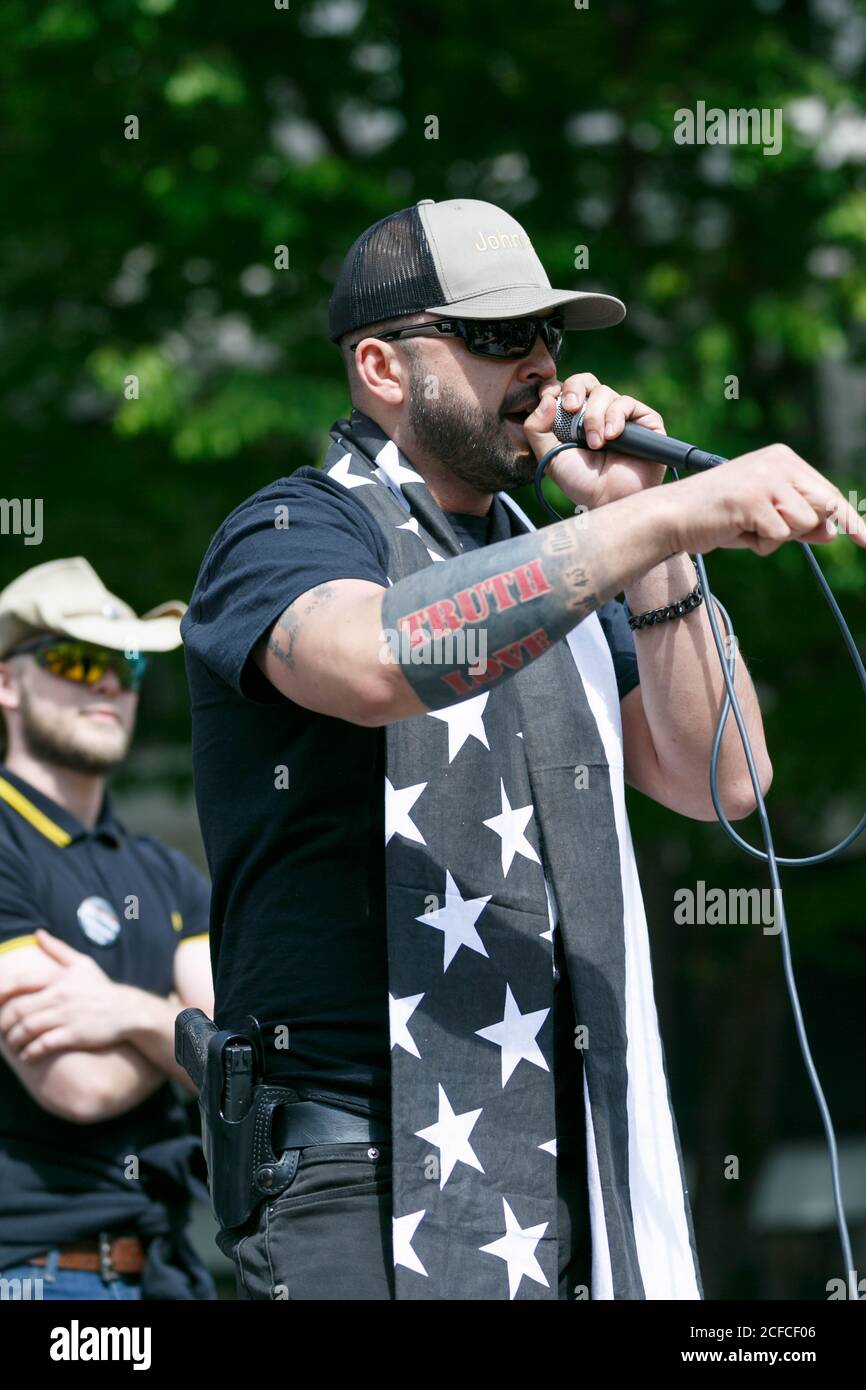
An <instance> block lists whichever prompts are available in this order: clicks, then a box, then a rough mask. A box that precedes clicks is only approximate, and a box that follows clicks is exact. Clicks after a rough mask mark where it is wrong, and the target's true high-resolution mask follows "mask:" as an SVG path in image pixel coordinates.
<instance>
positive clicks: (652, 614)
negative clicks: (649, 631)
mask: <svg viewBox="0 0 866 1390" xmlns="http://www.w3.org/2000/svg"><path fill="white" fill-rule="evenodd" d="M703 601H704V594H703V590H702V589H701V586H700V582H698V583H697V584H696V585H695V587H694V588H693V589H692V592H691V593H690V594H686V596H685V598H681V599H680V601H679V603H669V604H668V606H667V608H651V609H650V611H649V612H648V613H639V614H638V615H637V617H635V615H634V614H633V613H629V615H628V625H629V627H630V628H638V627H650V626H651V625H652V624H653V623H666V622H668V620H669V619H670V618H683V617H685V615H686V613H692V612H694V610H695V609H696V608H700V606H701V604H702V603H703Z"/></svg>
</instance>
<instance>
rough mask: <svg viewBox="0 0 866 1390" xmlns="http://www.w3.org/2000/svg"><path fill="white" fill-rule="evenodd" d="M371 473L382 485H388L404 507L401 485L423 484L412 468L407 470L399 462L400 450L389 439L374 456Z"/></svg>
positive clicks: (404, 501)
mask: <svg viewBox="0 0 866 1390" xmlns="http://www.w3.org/2000/svg"><path fill="white" fill-rule="evenodd" d="M373 471H374V473H377V474H378V475H379V477H380V478H381V479H382V482H383V483H387V484H388V486H389V487H390V488H391V490H392V492H396V493H397V494H398V496H399V497H400V500H401V501H402V503H403V505H404V506H405V505H406V500H407V499H406V498H405V497H403V495H402V493H401V492H400V489H401V488H402V486H403V484H404V483H423V481H424V479H423V478H422V477H421V474H420V473H416V472H415V469H414V468H407V467H406V466H405V464H402V463H401V462H400V450H399V449H398V448H397V445H396V444H395V443H394V441H393V439H389V440H388V442H387V444H383V445H382V447H381V449H380V450H379V452H378V454H377V455H376V467H375V469H374V470H373Z"/></svg>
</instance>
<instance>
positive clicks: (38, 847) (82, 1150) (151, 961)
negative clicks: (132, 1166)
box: [0, 767, 210, 1264]
mask: <svg viewBox="0 0 866 1390" xmlns="http://www.w3.org/2000/svg"><path fill="white" fill-rule="evenodd" d="M209 897H210V891H209V887H208V884H207V880H206V879H205V878H204V877H203V875H202V874H200V873H199V871H198V870H197V869H195V868H194V867H193V865H192V864H191V863H190V862H189V860H188V859H186V858H185V857H184V855H182V854H180V853H179V852H178V851H177V850H172V849H167V848H166V847H165V846H163V845H161V844H160V843H159V842H158V841H157V840H154V839H151V838H150V837H148V836H143V835H129V834H128V833H127V831H126V830H125V829H124V827H123V825H122V824H121V823H120V821H118V820H117V819H116V817H115V816H114V814H113V813H112V810H111V805H110V802H109V799H108V797H106V798H105V800H104V802H103V806H102V810H101V813H100V816H99V819H98V821H97V823H96V825H94V826H93V828H92V829H89V828H87V827H86V826H84V825H82V824H81V822H80V821H78V820H77V819H76V817H75V816H73V815H72V814H71V813H70V812H68V811H67V810H65V809H64V807H62V806H60V805H58V804H57V802H55V801H53V800H51V798H50V797H47V796H45V795H43V794H42V793H41V792H40V791H38V790H37V789H36V788H35V787H32V786H30V784H29V783H27V782H25V781H24V780H23V778H21V777H17V776H16V775H15V774H14V773H12V772H10V771H9V770H8V769H7V768H5V767H0V953H3V954H5V953H7V952H11V951H14V950H16V949H18V948H19V947H21V946H24V945H33V944H36V943H35V937H34V935H33V934H34V932H35V931H36V928H37V927H44V928H45V929H46V930H47V931H49V932H51V934H52V935H53V936H57V937H59V938H60V939H61V940H62V941H65V942H66V943H67V944H68V945H70V946H72V947H74V948H75V950H76V951H81V952H83V953H84V954H85V955H88V956H92V957H93V959H94V960H95V961H96V962H97V964H98V965H99V966H100V968H101V969H102V970H104V971H105V973H106V974H107V975H108V976H109V977H110V979H112V980H114V981H116V982H118V983H123V984H129V985H136V986H137V987H138V988H139V989H144V990H147V991H149V992H150V993H152V994H158V995H160V996H162V997H163V998H165V997H167V996H168V995H169V994H170V993H171V991H172V989H173V988H174V956H175V951H176V950H177V949H178V948H179V946H180V945H181V943H182V942H185V941H189V940H191V939H193V938H194V937H199V936H204V935H206V933H207V931H208V908H209ZM188 1131H189V1126H188V1124H187V1120H186V1115H185V1113H184V1111H183V1107H182V1106H180V1105H179V1102H178V1100H177V1098H176V1096H175V1093H174V1091H173V1090H172V1088H171V1086H170V1084H169V1083H168V1081H166V1084H165V1085H164V1086H161V1087H159V1089H158V1090H156V1091H154V1092H153V1094H152V1095H151V1096H149V1097H148V1099H147V1100H145V1101H144V1102H143V1103H142V1104H141V1105H137V1106H135V1107H134V1108H133V1109H131V1110H128V1111H126V1113H125V1114H122V1115H117V1116H115V1117H114V1118H112V1119H108V1120H104V1121H101V1122H99V1123H97V1124H86V1125H81V1124H73V1123H72V1122H71V1121H68V1120H63V1119H60V1118H59V1117H58V1116H56V1115H52V1114H50V1113H49V1112H48V1111H47V1110H45V1109H43V1108H42V1106H41V1105H39V1104H38V1102H37V1101H36V1100H34V1099H33V1097H32V1096H31V1095H30V1092H29V1091H28V1090H27V1088H26V1087H25V1086H24V1085H23V1083H22V1082H21V1081H19V1079H18V1077H17V1075H16V1074H15V1072H14V1071H13V1070H12V1068H11V1067H10V1066H9V1065H8V1064H7V1063H6V1062H5V1060H4V1059H3V1058H2V1057H0V1264H2V1260H3V1258H4V1257H5V1247H6V1246H7V1245H9V1246H12V1245H13V1244H14V1245H18V1244H20V1243H21V1241H22V1240H23V1241H26V1240H27V1239H28V1238H29V1237H30V1236H31V1235H32V1226H33V1224H34V1223H37V1222H38V1224H39V1229H40V1230H42V1231H45V1232H47V1231H48V1229H49V1228H50V1226H51V1215H50V1214H51V1211H52V1210H54V1209H55V1208H56V1209H57V1210H58V1211H59V1210H60V1208H63V1211H62V1220H63V1221H64V1222H68V1221H69V1220H70V1219H73V1218H74V1212H72V1211H71V1210H70V1208H72V1207H74V1206H75V1204H76V1203H77V1204H79V1206H80V1207H81V1213H82V1218H83V1222H84V1225H85V1226H86V1225H88V1224H89V1225H90V1229H92V1231H93V1232H94V1233H96V1232H98V1231H99V1230H100V1222H101V1219H102V1216H103V1215H104V1210H103V1208H101V1206H100V1202H101V1201H102V1199H101V1197H100V1195H99V1193H98V1191H97V1190H96V1186H97V1185H96V1183H94V1184H93V1185H91V1184H89V1182H88V1174H89V1173H90V1172H91V1171H93V1170H94V1169H95V1167H98V1166H99V1165H100V1164H105V1165H112V1166H113V1168H114V1169H115V1170H116V1171H117V1173H118V1174H122V1172H123V1168H124V1164H125V1163H126V1161H127V1156H128V1155H129V1154H135V1153H138V1152H140V1151H141V1149H142V1148H143V1147H145V1146H146V1145H148V1144H152V1143H156V1142H157V1141H160V1140H165V1139H168V1138H170V1137H171V1136H173V1135H179V1134H182V1133H188ZM103 1207H104V1203H103Z"/></svg>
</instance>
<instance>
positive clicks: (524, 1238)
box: [478, 1197, 550, 1298]
mask: <svg viewBox="0 0 866 1390" xmlns="http://www.w3.org/2000/svg"><path fill="white" fill-rule="evenodd" d="M502 1207H503V1211H504V1213H505V1235H504V1236H500V1238H499V1240H494V1241H492V1242H491V1243H490V1245H481V1246H479V1247H478V1248H479V1249H480V1250H481V1252H482V1254H484V1255H496V1257H497V1258H498V1259H500V1260H504V1261H505V1263H506V1264H507V1265H508V1296H509V1298H514V1296H515V1294H516V1293H517V1290H518V1289H519V1288H520V1281H521V1279H523V1278H524V1276H525V1277H526V1278H527V1279H533V1280H534V1281H535V1283H536V1284H543V1285H544V1287H545V1288H546V1289H549V1288H550V1285H549V1283H548V1282H547V1279H546V1278H545V1276H544V1270H543V1269H542V1268H541V1265H540V1264H539V1263H538V1260H537V1259H536V1258H535V1247H536V1246H537V1245H538V1242H539V1241H540V1240H541V1238H542V1236H543V1235H544V1232H545V1231H546V1230H547V1227H548V1225H549V1224H550V1223H549V1222H547V1221H543V1222H542V1223H541V1225H540V1226H527V1227H526V1228H525V1229H523V1230H521V1227H520V1222H519V1221H518V1220H517V1217H516V1216H515V1215H514V1212H513V1211H512V1210H511V1208H510V1206H509V1205H508V1203H507V1202H506V1200H505V1198H504V1197H503V1198H502Z"/></svg>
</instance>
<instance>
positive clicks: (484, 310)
mask: <svg viewBox="0 0 866 1390" xmlns="http://www.w3.org/2000/svg"><path fill="white" fill-rule="evenodd" d="M624 313H625V309H624V306H623V305H622V304H621V302H620V301H619V300H618V299H614V298H613V297H612V296H610V295H605V294H595V293H584V292H579V291H573V290H562V289H554V288H552V287H551V285H550V282H549V280H548V278H547V275H546V274H545V271H544V269H543V267H542V265H541V263H540V261H539V259H538V257H537V256H536V254H535V252H534V250H533V248H532V244H531V242H530V240H529V238H528V236H527V235H526V233H525V231H524V229H523V228H522V227H521V226H520V225H519V224H518V223H517V222H515V221H514V219H513V218H511V217H510V216H509V215H508V214H507V213H506V212H504V211H503V210H502V209H501V208H497V207H494V206H492V205H491V204H488V203H484V202H480V201H477V200H474V199H454V200H449V201H446V202H442V203H434V202H433V201H432V200H430V199H424V200H422V201H421V202H420V203H419V204H417V205H416V206H415V207H411V208H407V209H404V210H402V211H400V212H398V213H395V214H393V215H391V216H389V217H386V218H384V219H383V220H382V221H380V222H378V223H376V224H375V225H374V226H372V227H370V228H368V229H367V230H366V231H365V232H364V233H362V235H361V236H360V237H359V238H358V239H357V241H356V242H355V243H354V245H353V246H352V247H351V249H350V250H349V252H348V254H347V255H346V258H345V260H344V262H343V265H342V268H341V271H340V273H339V276H338V280H337V284H336V287H335V290H334V294H333V297H332V299H331V305H330V333H329V336H330V338H331V340H332V341H333V342H334V343H336V344H339V345H340V347H341V350H342V351H343V354H344V359H345V362H346V366H347V369H348V376H349V384H350V390H351V396H352V403H353V407H354V408H353V410H352V413H351V417H350V418H349V419H346V420H338V421H337V422H336V424H335V425H334V426H333V428H332V429H331V437H332V440H333V443H332V445H331V447H330V449H329V450H328V453H327V455H326V457H325V460H324V464H323V466H322V468H321V469H314V468H300V469H299V470H297V471H296V472H295V473H294V474H292V476H291V477H287V478H281V479H278V480H277V481H276V482H274V483H272V484H271V485H270V486H268V487H265V488H262V489H261V490H260V491H259V492H257V493H256V494H254V495H253V496H252V497H250V498H248V499H247V500H246V501H245V502H243V503H241V505H240V506H239V507H237V508H236V510H235V511H234V512H233V513H232V514H231V515H230V516H229V517H228V518H227V519H226V521H224V522H223V524H222V525H221V526H220V528H219V529H218V531H217V532H216V535H215V536H214V538H213V540H212V542H211V545H210V547H209V549H208V552H207V554H206V556H205V558H204V561H203V564H202V568H201V571H200V574H199V577H198V581H197V584H196V587H195V590H194V593H193V596H192V599H191V602H190V607H189V610H188V612H187V614H186V616H185V617H184V620H183V623H182V625H181V631H182V634H183V638H184V642H185V647H186V660H187V672H188V677H189V682H190V689H191V694H192V706H193V761H194V772H195V781H196V796H197V801H198V807H199V814H200V818H201V823H202V829H203V834H204V840H205V846H206V850H207V854H208V859H209V863H210V868H211V875H212V880H213V909H212V934H213V949H214V965H215V991H216V1022H217V1024H218V1026H220V1027H222V1028H231V1029H235V1028H238V1029H240V1028H242V1027H244V1026H246V1027H251V1026H252V1025H251V1024H250V1022H249V1018H248V1016H250V1015H252V1016H253V1018H254V1019H255V1020H256V1030H257V1032H258V1034H259V1040H260V1043H261V1055H262V1058H263V1062H264V1069H265V1076H266V1079H267V1080H268V1082H269V1083H271V1084H274V1085H282V1086H283V1087H285V1093H284V1099H283V1102H282V1104H281V1106H280V1108H279V1110H278V1111H277V1113H276V1115H275V1119H274V1125H273V1141H274V1148H275V1151H276V1150H282V1151H285V1152H284V1158H285V1162H284V1164H283V1166H282V1168H281V1169H279V1170H277V1169H275V1168H274V1166H273V1165H266V1166H265V1168H264V1169H263V1170H262V1172H261V1173H259V1174H257V1175H254V1186H253V1191H254V1192H256V1193H258V1196H259V1198H260V1202H259V1205H258V1207H257V1209H256V1210H255V1211H254V1212H253V1214H252V1216H251V1217H250V1219H249V1220H248V1221H247V1222H246V1223H244V1224H243V1225H240V1226H237V1227H234V1228H230V1229H223V1230H222V1232H221V1234H220V1236H219V1238H218V1240H219V1244H220V1247H221V1248H222V1249H223V1250H224V1251H225V1252H226V1253H227V1254H229V1255H231V1256H232V1257H233V1258H234V1261H235V1265H236V1269H237V1275H238V1287H239V1291H240V1293H241V1296H243V1297H246V1298H253V1299H266V1298H286V1297H287V1298H293V1299H295V1298H300V1299H311V1298H326V1299H357V1298H360V1299H389V1298H397V1299H424V1300H439V1299H512V1298H520V1299H584V1298H587V1297H592V1298H593V1299H610V1298H617V1299H657V1298H665V1299H668V1298H670V1299H695V1298H700V1297H701V1296H702V1292H701V1284H700V1275H699V1269H698V1262H697V1257H696V1253H695V1247H694V1236H693V1231H692V1224H691V1214H690V1208H689V1200H688V1193H687V1190H686V1185H685V1180H684V1173H683V1165H682V1156H681V1152H680V1145H679V1139H678V1136H677V1131H676V1125H675V1121H674V1116H673V1113H672V1110H671V1107H670V1101H669V1093H668V1083H667V1074H666V1069H665V1061H664V1055H663V1050H662V1044H661V1040H660V1037H659V1031H658V1024H657V1019H656V1010H655V1004H654V1000H653V992H652V977H651V966H650V955H649V946H648V935H647V925H646V918H645V915H644V910H643V904H642V900H641V892H640V884H639V881H638V876H637V870H636V867H635V861H634V853H633V849H632V842H631V836H630V832H629V827H628V819H627V816H626V809H625V798H624V782H625V781H628V782H629V783H630V784H631V785H632V786H634V787H636V788H638V789H639V790H641V791H643V792H644V793H645V794H647V795H648V796H651V797H653V798H655V799H656V800H657V801H660V802H661V803H662V804H664V805H666V806H668V807H671V808H672V809H673V810H675V811H678V812H680V813H681V814H682V815H685V816H689V817H692V818H695V819H700V820H710V819H713V818H714V816H715V812H714V808H713V805H712V801H711V798H710V793H709V786H708V780H709V779H708V775H707V772H708V766H709V760H710V751H711V746H712V739H713V733H714V728H715V724H716V720H717V717H718V712H719V708H720V704H721V701H722V697H723V683H722V675H721V672H720V670H719V665H718V660H717V656H716V651H715V647H714V645H713V641H712V637H711V633H710V628H709V623H708V618H707V613H706V611H705V608H704V606H703V603H702V595H701V592H700V588H699V587H698V586H697V584H696V574H695V569H694V566H693V564H692V561H691V560H690V558H689V553H690V552H691V553H694V552H698V551H701V552H704V551H710V550H712V549H714V548H716V547H718V546H724V547H748V548H750V549H752V550H755V551H756V552H757V553H759V554H767V553H769V552H770V551H772V550H775V549H776V548H777V546H778V545H780V544H781V543H782V542H783V541H784V540H786V539H788V538H790V537H793V536H797V537H801V538H804V539H806V540H807V541H828V540H830V539H831V536H832V531H831V528H830V527H829V526H828V525H827V523H826V521H825V520H824V518H825V517H826V516H828V515H829V513H830V511H831V510H833V509H835V508H838V509H839V513H840V515H845V516H846V517H847V518H848V520H850V521H851V525H852V538H853V539H855V540H856V541H857V543H858V544H861V545H863V544H866V528H862V527H860V528H859V530H858V531H857V534H853V532H854V528H856V527H857V518H856V517H853V518H852V517H851V516H850V509H848V510H847V511H846V504H845V503H844V499H842V498H841V495H840V494H839V493H838V491H837V490H836V489H835V488H833V487H832V486H831V484H829V483H828V482H827V481H826V479H824V478H822V477H821V475H820V474H818V473H816V472H815V470H813V469H811V468H809V466H808V465H807V464H805V463H804V462H803V461H802V460H801V459H798V458H797V457H796V456H795V455H794V454H792V453H791V452H790V451H789V450H787V449H785V448H784V447H783V446H778V445H776V446H772V447H770V448H768V449H762V450H759V451H757V452H756V453H754V454H752V455H749V456H748V457H746V458H743V459H739V460H733V461H731V462H730V463H728V464H727V465H726V466H725V467H724V468H719V469H715V470H713V471H712V472H711V473H708V474H706V475H702V476H699V477H694V478H688V479H686V480H684V481H680V482H676V483H673V484H671V485H669V486H666V487H664V488H660V487H658V486H657V484H659V483H660V482H661V480H662V474H663V472H664V470H663V469H661V468H659V467H656V466H654V465H650V464H648V463H643V462H637V461H635V460H632V459H630V458H628V457H626V456H623V455H617V454H616V453H614V452H605V453H601V452H599V450H600V446H601V444H602V443H603V442H604V441H606V440H610V439H613V438H615V437H616V436H617V435H618V434H619V433H620V432H621V431H622V429H623V427H624V424H625V422H626V421H627V420H631V421H637V422H638V423H640V424H643V425H645V426H647V427H649V428H650V429H655V430H663V423H662V420H661V418H660V417H659V415H658V414H657V413H656V412H655V411H653V410H652V409H651V408H650V407H649V406H647V405H644V404H642V403H641V402H639V401H636V400H634V399H632V398H631V397H628V396H621V395H619V394H617V393H616V392H615V391H613V390H612V389H610V388H609V387H607V386H603V385H601V384H600V383H599V382H598V380H597V378H596V377H595V376H593V375H592V374H591V373H590V372H587V371H581V372H578V373H576V374H573V375H570V376H567V377H565V379H564V381H563V382H562V383H560V381H559V380H558V379H557V365H556V364H557V358H558V355H559V351H560V347H561V345H562V340H563V333H564V330H586V329H590V328H602V327H606V326H611V325H613V324H616V323H617V322H619V321H620V320H621V319H622V317H623V315H624ZM588 341H589V342H590V343H591V340H588ZM560 394H561V395H562V397H563V404H564V407H565V409H566V410H569V411H573V410H577V409H579V408H582V407H584V406H585V408H586V410H585V421H584V423H585V428H586V430H587V436H588V444H589V446H590V447H589V448H588V449H586V450H581V449H577V448H575V449H573V450H569V451H567V452H566V451H564V452H563V453H561V454H559V455H557V457H556V459H555V460H554V461H553V464H552V465H551V468H550V473H551V475H552V476H553V478H554V480H555V481H556V482H557V484H558V485H559V487H560V488H561V490H562V491H563V492H564V493H565V494H566V496H568V497H569V498H570V499H571V500H572V502H573V503H574V504H575V508H576V511H577V512H578V514H577V515H575V516H572V517H569V518H567V519H565V520H563V521H561V522H558V523H556V524H553V525H549V526H546V527H545V528H544V529H543V530H538V531H537V530H535V529H534V528H533V526H532V524H531V522H530V521H529V519H528V518H527V517H526V516H525V514H524V513H523V512H522V511H521V510H520V508H519V507H518V506H517V505H516V503H514V502H513V500H512V499H511V498H510V497H509V492H510V491H511V490H512V489H514V488H516V487H518V486H521V485H525V484H527V483H528V482H530V481H531V480H532V478H533V474H534V472H535V468H536V464H537V461H538V459H540V458H541V457H542V456H543V455H544V453H546V452H547V450H549V449H550V448H551V447H552V446H553V445H554V444H555V443H556V439H555V438H554V436H553V434H552V433H551V428H552V421H553V415H554V406H555V403H556V399H557V398H558V397H559V396H560ZM622 592H624V593H625V596H626V600H627V604H626V605H622V604H620V603H618V602H617V601H616V595H618V594H620V593H622ZM656 610H658V613H657V615H656V616H655V618H654V619H653V620H652V621H650V620H649V619H648V618H647V617H646V615H647V614H649V613H652V614H656ZM633 628H634V629H636V636H635V637H634V638H633V637H632V630H633ZM736 685H737V691H738V695H739V699H740V703H741V705H742V708H743V711H744V716H745V719H746V723H747V726H748V730H749V734H750V738H751V741H752V745H753V747H754V750H755V757H756V765H757V769H758V774H759V777H760V783H761V786H762V788H766V787H767V786H768V785H769V781H770V777H771V767H770V762H769V758H768V756H767V751H766V746H765V743H764V737H763V731H762V725H761V718H760V712H759V709H758V706H757V701H756V698H755V694H754V690H753V687H752V685H751V682H750V680H749V676H748V673H747V671H746V669H745V666H744V663H743V661H742V659H740V660H738V661H737V663H736ZM719 786H720V792H721V797H722V801H723V804H724V807H725V809H726V811H727V813H728V815H729V816H731V817H734V818H736V817H742V816H744V815H746V814H748V813H749V812H750V811H751V810H752V809H753V808H754V805H755V795H754V792H753V788H752V786H751V782H750V779H749V776H748V773H747V768H746V764H745V761H744V759H743V755H742V750H741V748H740V745H739V742H738V740H737V736H736V731H735V729H734V728H733V727H732V722H731V726H729V727H728V728H727V729H726V731H725V734H724V738H723V740H722V745H721V756H720V762H719ZM386 993H387V995H388V996H389V1009H390V1047H389V1038H388V1035H387V1029H388V1019H386V1004H385V996H386Z"/></svg>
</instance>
